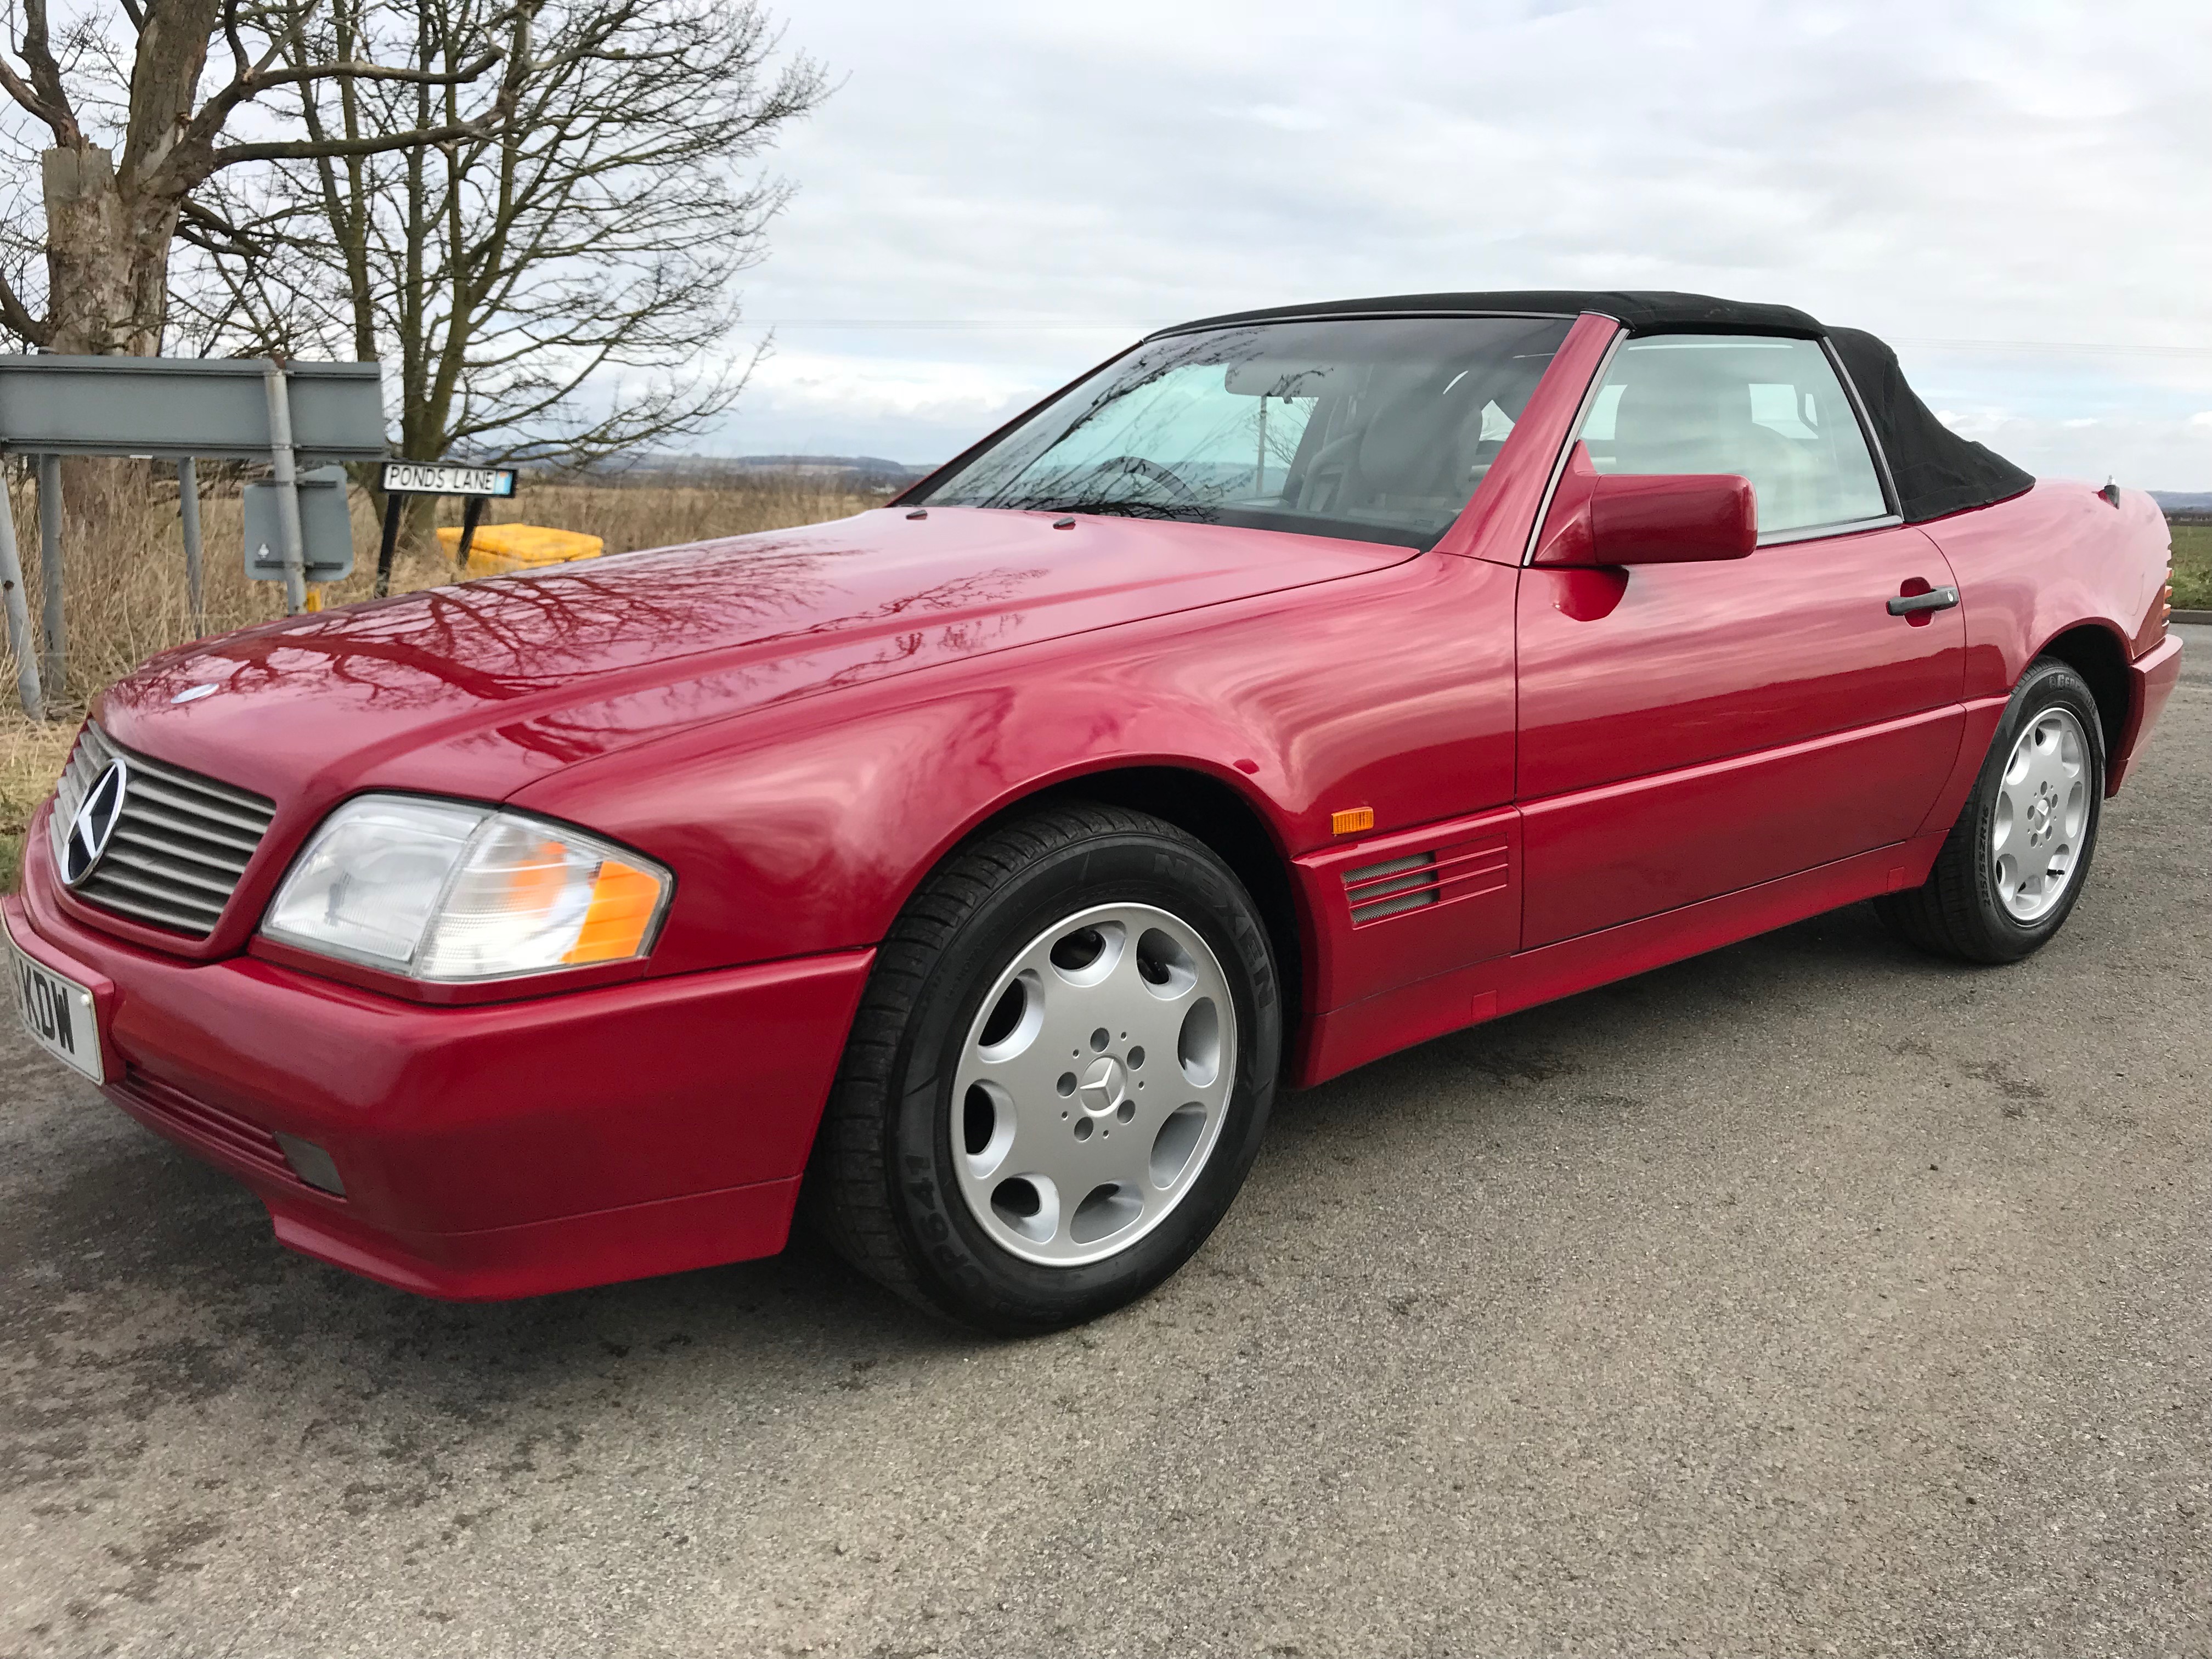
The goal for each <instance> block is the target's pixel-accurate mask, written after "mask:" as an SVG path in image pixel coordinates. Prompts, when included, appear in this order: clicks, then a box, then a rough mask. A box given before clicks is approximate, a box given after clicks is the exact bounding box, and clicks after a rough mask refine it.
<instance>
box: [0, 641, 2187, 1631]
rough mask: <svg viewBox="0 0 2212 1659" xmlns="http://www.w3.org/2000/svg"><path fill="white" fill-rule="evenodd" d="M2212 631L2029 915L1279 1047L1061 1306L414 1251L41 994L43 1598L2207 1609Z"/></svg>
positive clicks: (1782, 943)
mask: <svg viewBox="0 0 2212 1659" xmlns="http://www.w3.org/2000/svg"><path fill="white" fill-rule="evenodd" d="M2199 631H2200V632H2201V633H2204V634H2207V635H2212V630H2199ZM2197 649H2198V655H2197V665H2196V666H2194V667H2193V668H2192V671H2191V677H2190V678H2191V681H2192V682H2193V683H2192V684H2185V685H2184V686H2183V687H2182V689H2181V690H2179V692H2178V693H2177V694H2176V696H2175V700H2174V703H2173V705H2172V708H2171V710H2170V712H2169V714H2167V716H2166V723H2165V726H2164V727H2163V729H2162V731H2161V732H2160V735H2159V737H2158V738H2157V741H2156V744H2155V745H2154V749H2153V750H2152V751H2151V753H2150V755H2149V756H2148V758H2147V760H2146V762H2145V763H2144V766H2143V769H2142V772H2141V773H2140V774H2139V775H2138V776H2137V778H2136V781H2134V782H2133V783H2132V784H2130V787H2129V788H2128V790H2127V791H2126V793H2124V794H2123V795H2122V796H2121V797H2120V798H2119V799H2118V801H2116V802H2115V803H2113V804H2112V807H2111V808H2110V811H2109V813H2108V816H2107V817H2106V828H2105V836H2104V842H2103V847H2102V850H2101V853H2100V857H2099V860H2098V864H2097V866H2096V869H2095V871H2094V873H2093V878H2092V883H2091V885H2090V887H2089V889H2088V890H2087V894H2086V896H2084V898H2083V900H2082V902H2081V906H2080V908H2078V909H2077V911H2076V912H2075V916H2074V919H2073V921H2072V922H2071V923H2070V925H2069V927H2068V929H2067V930H2066V932H2065V933H2064V934H2063V935H2062V937H2061V938H2060V939H2059V940H2058V941H2057V943H2056V944H2055V945H2052V946H2051V948H2050V949H2049V950H2047V951H2045V952H2043V953H2042V954H2041V955H2040V956H2039V957H2036V958H2034V959H2033V961H2031V962H2029V963H2026V964H2024V965H2021V966H2019V967H2016V968H2013V969H2003V970H1997V971H1990V970H1981V971H1972V970H1966V969H1958V968H1954V967H1948V966H1945V965H1942V964H1938V963H1932V962H1929V961H1925V960H1923V959H1920V958H1918V957H1914V956H1912V955H1911V954H1910V953H1909V952H1907V951H1905V950H1904V949H1902V948H1901V947H1899V945H1895V944H1893V943H1892V942H1891V941H1890V940H1889V939H1887V937H1886V936H1885V935H1884V934H1883V933H1881V930H1880V929H1879V927H1877V926H1876V924H1875V921H1874V919H1873V917H1872V916H1871V915H1869V912H1868V911H1867V910H1865V909H1864V908H1857V909H1852V910H1847V911H1842V912H1838V913H1837V914H1836V915H1831V916H1827V917H1824V918H1821V919H1820V920H1817V921H1811V922H1808V923H1806V924H1804V925H1802V926H1800V927H1793V928H1790V929H1788V930H1786V931H1784V932H1783V933H1777V934H1773V935H1771V936H1769V937H1767V938H1765V939H1759V940H1755V941H1753V942H1751V943H1749V944H1747V945H1740V946H1737V947H1735V948H1734V949H1732V950H1729V951H1722V952H1719V953H1717V954H1715V955H1712V956H1710V957H1704V958H1701V959H1699V960H1698V961H1695V962H1692V963H1684V964H1681V965H1680V966H1677V967H1674V968H1672V969H1666V970H1663V971H1662V972H1659V973H1656V974H1652V975H1646V976H1645V977H1644V978H1641V979H1638V980H1635V981H1630V982H1628V983H1627V984H1625V985H1622V986H1620V987H1613V988H1610V989H1607V990H1602V991H1599V992H1595V993H1592V994H1589V995H1586V996H1583V997H1578V998H1576V999H1574V1000H1571V1001H1569V1002H1566V1003H1563V1004H1559V1005H1557V1006H1553V1007H1550V1008H1547V1009H1541V1010H1537V1011H1535V1012H1530V1013H1528V1014H1523V1015H1520V1016H1517V1017H1516V1018H1510V1019H1508V1020H1504V1021H1502V1022H1500V1023H1498V1024H1496V1025H1493V1026H1491V1027H1488V1028H1486V1029H1484V1030H1477V1031H1471V1032H1467V1033H1462V1034H1461V1035H1459V1036H1454V1037H1449V1038H1446V1039H1443V1040H1442V1041H1439V1042H1434V1043H1431V1044H1429V1045H1428V1046H1426V1047H1425V1048H1421V1049H1419V1050H1417V1051H1415V1052H1413V1053H1411V1054H1404V1055H1401V1056H1398V1057H1396V1058H1395V1059H1392V1060H1387V1061H1384V1062H1383V1063H1381V1064H1378V1065H1376V1066H1370V1067H1368V1068H1367V1069H1365V1070H1364V1071H1362V1072H1359V1073H1355V1074H1353V1075H1352V1076H1350V1077H1347V1078H1345V1079H1340V1080H1339V1081H1337V1082H1335V1083H1334V1084H1331V1085H1328V1087H1326V1088H1323V1089H1321V1090H1317V1091H1313V1092H1311V1093H1310V1094H1305V1095H1302V1096H1294V1097H1290V1098H1289V1099H1287V1100H1286V1101H1285V1103H1284V1104H1283V1105H1282V1107H1281V1109H1280V1112H1279V1118H1278V1121H1277V1125H1276V1127H1275V1130H1274V1133H1273V1139H1272V1140H1271V1142H1270V1144H1269V1146H1268V1148H1267V1152H1266V1153H1265V1154H1264V1156H1263V1157H1262V1159H1261V1164H1260V1166H1259V1168H1258V1169H1257V1170H1256V1171H1255V1174H1254V1176H1253V1178H1252V1182H1251V1184H1250V1186H1249V1188H1247V1190H1246V1193H1245V1194H1244V1196H1243V1200H1241V1201H1240V1202H1239V1204H1238V1206H1237V1209H1236V1211H1235V1212H1234V1213H1233V1214H1232V1215H1231V1218H1230V1219H1229V1221H1228V1223H1227V1224H1226V1225H1225V1226H1224V1227H1223V1229H1222V1230H1221V1231H1220V1232H1219V1233H1218V1235H1217V1236H1216V1237H1215V1238H1214V1240H1213V1241H1212V1243H1211V1244H1210V1245H1209V1246H1208V1248H1207V1249H1206V1250H1205V1251H1204V1252H1203V1253H1202V1254H1201V1255H1200V1256H1199V1258H1198V1259H1197V1260H1196V1261H1194V1263H1193V1264H1192V1265H1191V1266H1190V1267H1189V1268H1188V1269H1187V1270H1186V1271H1185V1272H1184V1273H1183V1274H1182V1276H1181V1277H1180V1278H1179V1279H1177V1280H1176V1281H1175V1282H1173V1283H1172V1284H1170V1285H1168V1286H1167V1287H1166V1288H1165V1289H1164V1291H1161V1292H1160V1293H1159V1294H1158V1295H1156V1296H1155V1297H1152V1299H1151V1300H1150V1301H1149V1302H1147V1303H1146V1304H1142V1305H1141V1306H1139V1307H1137V1308H1134V1309H1132V1310H1128V1311H1127V1312H1125V1313H1123V1314H1121V1315H1120V1316H1116V1317H1114V1318H1111V1319H1108V1320H1106V1321H1103V1322H1100V1323H1099V1324H1097V1325H1096V1326H1093V1327H1091V1328H1088V1329H1086V1330H1083V1331H1079V1332H1075V1333H1071V1334H1065V1335H1061V1336H1057V1337H1054V1338H1050V1339H1048V1340H1038V1341H1032V1342H1026V1343H1018V1344H1010V1345H1000V1344H994V1343H988V1342H984V1341H980V1340H970V1339H968V1338H965V1337H963V1336H961V1335H959V1334H955V1333H952V1332H950V1331H947V1330H945V1329H941V1328H937V1327H935V1326H933V1325H932V1324H931V1323H929V1322H927V1321H925V1320H924V1319H922V1318H921V1317H920V1316H916V1315H914V1314H912V1313H910V1312H908V1310H905V1309H904V1308H903V1307H902V1306H900V1305H897V1304H894V1303H892V1302H890V1300H888V1299H887V1298H885V1297H883V1296H882V1295H880V1294H878V1292H876V1291H873V1290H872V1289H871V1288H869V1287H868V1286H866V1285H863V1284H861V1283H860V1282H858V1281H856V1280H855V1279H853V1278H852V1277H851V1276H850V1275H848V1273H845V1272H844V1271H843V1270H842V1268H841V1267H838V1266H837V1265H836V1264H835V1263H834V1262H832V1261H828V1260H825V1259H824V1258H823V1256H822V1255H821V1254H819V1253H818V1252H817V1251H816V1250H813V1249H809V1248H805V1247H804V1246H802V1247H799V1248H796V1249H793V1251H792V1252H791V1253H789V1254H788V1255H786V1256H784V1257H783V1258H781V1259H780V1260H777V1261H769V1262H762V1263H756V1264H751V1265H749V1266H744V1267H732V1268H726V1269H720V1270H717V1271H713V1272H707V1273H693V1274H690V1275H688V1276H685V1277H682V1278H678V1279H663V1280H659V1281H655V1282H652V1283H647V1284H640V1285H621V1286H617V1287H614V1288H611V1289H607V1290H601V1291H591V1292H588V1293H584V1294H579V1295H574V1296H564V1297H553V1298H550V1299H546V1300H543V1301H538V1302H534V1303H528V1304H510V1305H507V1306H493V1307H453V1306H443V1305H440V1304H433V1303H428V1302H422V1301H417V1300H414V1299H412V1298H410V1297H405V1296H403V1295H400V1294H398V1293H397V1292H394V1291H386V1290H382V1289H380V1288H379V1287H377V1286H375V1285H368V1284H365V1283H363V1282H362V1281H360V1280H357V1279H350V1278H348V1277H347V1276H346V1275H344V1274H343V1273H337V1272H335V1271H332V1270H330V1269H327V1268H324V1267H317V1266H315V1265H313V1264H312V1263H309V1262H307V1261H303V1260H301V1259H299V1258H297V1257H295V1256H292V1255H288V1254H287V1253H285V1252H284V1251H283V1250H282V1249H279V1248H277V1247H276V1244H275V1243H273V1242H272V1241H271V1240H270V1237H269V1235H268V1231H267V1228H266V1226H265V1224H264V1219H263V1218H262V1214H261V1212H260V1210H259V1208H258V1206H256V1205H255V1204H254V1203H253V1202H252V1200H250V1199H249V1198H247V1197H246V1194H244V1193H243V1192H242V1191H240V1189H238V1188H234V1186H232V1185H231V1184H230V1183H229V1182H227V1181H226V1180H224V1179H222V1177H220V1176H216V1175H214V1174H212V1173H210V1172H209V1171H207V1170H204V1169H202V1168H200V1167H199V1166H197V1165H196V1164H192V1163H191V1162H190V1161H189V1160H187V1159H186V1158H184V1157H183V1156H181V1155H179V1154H177V1153H174V1152H171V1151H170V1150H169V1149H168V1148H167V1146H164V1145H163V1144H161V1143H160V1142H158V1141H156V1140H155V1139H153V1138H152V1137H150V1136H149V1135H147V1134H146V1133H143V1132H142V1131H140V1130H139V1129H138V1128H137V1127H135V1126H134V1125H132V1124H131V1122H129V1121H127V1120H125V1118H123V1117H122V1116H121V1115H119V1114H118V1113H116V1112H115V1111H113V1110H112V1109H109V1108H108V1107H107V1106H106V1105H105V1104H104V1103H102V1102H101V1101H100V1098H99V1097H97V1096H96V1095H95V1094H94V1092H93V1091H91V1090H90V1089H89V1088H87V1087H84V1086H82V1085H78V1084H76V1083H74V1082H71V1081H70V1080H68V1079H65V1078H64V1077H63V1076H62V1075H60V1074H59V1073H57V1072H55V1071H54V1070H52V1069H50V1068H48V1067H46V1066H44V1065H42V1064H40V1063H37V1062H35V1061H33V1060H32V1059H31V1058H30V1057H29V1056H28V1054H27V1052H26V1051H25V1049H24V1048H23V1047H22V1046H21V1043H20V1042H16V1041H15V1039H14V1038H13V1037H12V1036H10V1037H9V1038H8V1039H6V1040H5V1041H4V1042H0V1093H4V1096H5V1107H4V1109H0V1141H4V1147H3V1148H0V1273H4V1285H5V1292H4V1295H5V1300H4V1305H0V1315H4V1324H3V1325H0V1391H3V1392H0V1654H71V1655H74V1654H85V1653H118V1654H131V1655H155V1654H158V1655H192V1656H206V1659H215V1656H226V1655H228V1656H258V1655H286V1656H307V1655H333V1656H336V1655H344V1656H369V1655H386V1654H389V1655H405V1656H433V1655H445V1654H468V1655H515V1656H545V1655H569V1654H574V1655H586V1654H589V1655H612V1654H624V1655H627V1654H665V1655H670V1656H681V1659H697V1656H702V1655H716V1654H756V1653H757V1654H785V1653H804V1652H809V1651H811V1652H816V1653H834V1654H856V1655H858V1654H867V1655H878V1654H898V1655H915V1654H921V1653H927V1652H942V1653H946V1654H963V1655H966V1654H973V1655H992V1656H998V1655H1025V1654H1043V1653H1054V1654H1063V1653H1065V1654H1079V1655H1094V1654H1161V1655H1178V1656H1180V1655H1200V1654H1212V1653H1245V1654H1253V1653H1262V1654H1276V1655H1285V1654H1303V1655H1308V1656H1334V1655H1356V1654H1377V1655H1383V1654H1389V1655H1415V1654H1419V1655H1428V1654H1467V1655H1476V1654H1480V1655H1505V1654H1545V1653H1562V1652H1570V1651H1571V1652H1574V1653H1577V1654H1606V1653H1635V1654H1654V1653H1728V1654H1747V1653H1760V1654H1766V1653H1799V1652H1804V1653H1842V1654H1848V1655H1870V1654H1886V1653H1899V1654H1911V1655H1916V1656H1935V1655H1942V1656H1948V1655H1978V1654H1988V1655H2027V1654H2048V1655H2052V1656H2066V1659H2080V1656H2089V1655H2109V1654H2166V1653H2196V1654H2203V1653H2204V1652H2206V1651H2208V1650H2212V1584H2208V1578H2212V1533H2208V1528H2212V1395H2208V1386H2207V1382H2208V1377H2212V1248H2208V1240H2207V1236H2206V1225H2207V1219H2208V1213H2209V1212H2208V1199H2212V1126H2208V1121H2207V1115H2206V1107H2207V1102H2208V1095H2212V1088H2208V1084H2212V1019H2208V1012H2207V1008H2208V1002H2207V999H2208V993H2212V971H2209V970H2212V928H2208V927H2207V926H2206V925H2205V918H2206V916H2207V915H2208V914H2212V857H2208V856H2207V854H2208V851H2209V850H2212V847H2208V842H2212V828H2209V827H2208V826H2212V639H2207V640H2204V641H2199V642H2198V643H2197Z"/></svg>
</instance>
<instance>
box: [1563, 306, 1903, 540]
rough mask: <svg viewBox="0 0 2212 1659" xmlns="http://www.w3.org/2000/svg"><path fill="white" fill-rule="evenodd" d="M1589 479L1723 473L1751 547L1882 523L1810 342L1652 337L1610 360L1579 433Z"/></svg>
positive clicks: (1836, 388)
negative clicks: (1740, 507)
mask: <svg viewBox="0 0 2212 1659" xmlns="http://www.w3.org/2000/svg"><path fill="white" fill-rule="evenodd" d="M1582 436H1583V443H1584V444H1586V445H1587V446H1588V447H1589V455H1590V459H1591V461H1592V462H1593V463H1594V464H1595V466H1596V467H1597V470H1598V471H1600V472H1627V473H1653V472H1733V473H1736V474H1738V475H1740V476H1741V477H1746V478H1748V479H1750V480H1751V487H1752V490H1753V494H1754V495H1756V496H1757V498H1758V504H1759V534H1760V535H1761V536H1773V535H1779V534H1785V533H1802V532H1806V531H1808V530H1812V529H1815V528H1818V527H1821V526H1829V525H1838V526H1841V525H1848V524H1851V523H1855V522H1857V521H1859V520H1866V519H1878V518H1881V516H1883V515H1884V514H1885V513H1887V512H1888V510H1889V509H1888V507H1887V503H1885V502H1884V501H1883V500H1882V494H1881V481H1880V480H1879V479H1878V478H1877V477H1875V469H1874V460H1873V458H1872V457H1871V456H1870V455H1869V453H1867V446H1866V437H1865V435H1864V434H1863V433H1862V432H1861V431H1860V429H1859V422H1858V417H1857V415H1856V414H1855V413H1854V412H1853V410H1852V409H1851V405H1850V400H1849V399H1848V398H1846V397H1845V396H1844V388H1843V386H1842V384H1841V383H1840V382H1839V381H1838V380H1837V379H1836V371H1835V369H1834V368H1833V367H1832V365H1831V364H1830V363H1829V362H1828V355H1827V353H1826V352H1825V351H1823V350H1822V349H1820V343H1819V342H1817V341H1814V340H1784V339H1768V338H1763V337H1747V336H1743V335H1727V334H1661V335H1654V336H1650V337H1646V338H1643V339H1634V340H1630V341H1628V342H1626V343H1625V344H1624V345H1623V346H1622V347H1621V349H1620V350H1619V351H1618V352H1616V353H1615V354H1614V355H1613V365H1612V367H1611V368H1610V369H1608V370H1607V374H1606V378H1605V381H1604V383H1603V384H1602V385H1601V386H1600V387H1599V388H1598V393H1597V396H1596V397H1595V398H1594V399H1593V400H1592V401H1591V404H1590V411H1589V416H1587V417H1586V418H1585V420H1584V422H1583V434H1582Z"/></svg>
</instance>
